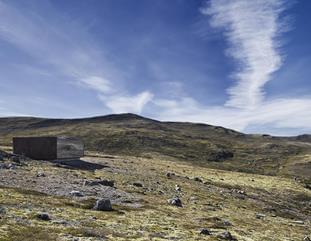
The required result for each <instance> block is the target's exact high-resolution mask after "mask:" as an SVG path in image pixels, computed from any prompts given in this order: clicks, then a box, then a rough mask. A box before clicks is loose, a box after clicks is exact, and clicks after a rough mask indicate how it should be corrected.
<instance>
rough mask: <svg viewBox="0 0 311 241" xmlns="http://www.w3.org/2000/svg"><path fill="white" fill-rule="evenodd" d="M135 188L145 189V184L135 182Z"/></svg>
mask: <svg viewBox="0 0 311 241" xmlns="http://www.w3.org/2000/svg"><path fill="white" fill-rule="evenodd" d="M133 186H135V187H143V184H142V183H140V182H134V183H133Z"/></svg>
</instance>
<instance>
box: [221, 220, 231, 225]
mask: <svg viewBox="0 0 311 241" xmlns="http://www.w3.org/2000/svg"><path fill="white" fill-rule="evenodd" d="M223 224H224V225H225V226H232V223H231V222H230V221H228V220H224V221H223Z"/></svg>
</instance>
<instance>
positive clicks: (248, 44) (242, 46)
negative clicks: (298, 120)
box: [201, 0, 289, 109]
mask: <svg viewBox="0 0 311 241" xmlns="http://www.w3.org/2000/svg"><path fill="white" fill-rule="evenodd" d="M287 6H288V4H287V1H286V0H252V1H249V0H211V1H208V2H207V4H206V5H205V6H204V7H203V8H202V9H201V12H202V13H203V14H204V15H208V16H209V17H210V25H211V26H212V27H214V28H218V29H222V30H223V33H224V36H225V38H226V39H227V41H228V43H229V47H228V49H227V50H226V51H227V53H228V55H229V56H231V57H233V59H234V60H236V63H237V65H238V67H237V69H236V71H235V72H234V73H232V77H233V78H234V79H235V80H236V83H235V85H234V86H232V87H230V88H229V89H228V94H229V99H228V101H227V103H226V106H231V107H238V108H247V109H252V108H256V107H257V106H258V105H260V104H261V102H262V101H263V100H264V91H263V87H264V85H265V84H266V83H267V82H268V81H269V80H271V75H272V74H273V73H274V72H275V71H277V70H278V69H279V68H280V67H281V65H282V53H281V49H280V47H281V41H280V36H281V33H283V32H284V31H286V30H287V29H288V27H289V26H288V24H287V23H286V22H285V20H284V19H282V18H281V14H282V13H283V12H284V10H286V7H287Z"/></svg>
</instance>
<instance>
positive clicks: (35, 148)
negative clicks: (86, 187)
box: [13, 136, 84, 160]
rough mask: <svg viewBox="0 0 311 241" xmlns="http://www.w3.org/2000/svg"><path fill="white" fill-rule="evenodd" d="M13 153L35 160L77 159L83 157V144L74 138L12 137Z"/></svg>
mask: <svg viewBox="0 0 311 241" xmlns="http://www.w3.org/2000/svg"><path fill="white" fill-rule="evenodd" d="M13 153H14V154H18V155H24V156H26V157H29V158H31V159H35V160H56V159H60V160H62V159H79V158H81V157H83V156H84V144H83V142H82V141H81V140H80V139H78V138H74V137H56V136H42V137H14V138H13Z"/></svg>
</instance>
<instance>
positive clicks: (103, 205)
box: [94, 199, 112, 211]
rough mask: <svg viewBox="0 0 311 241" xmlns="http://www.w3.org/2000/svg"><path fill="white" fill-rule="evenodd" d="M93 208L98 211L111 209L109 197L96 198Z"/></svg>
mask: <svg viewBox="0 0 311 241" xmlns="http://www.w3.org/2000/svg"><path fill="white" fill-rule="evenodd" d="M94 209H95V210H98V211H112V206H111V202H110V200H109V199H98V200H97V201H96V204H95V206H94Z"/></svg>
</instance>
